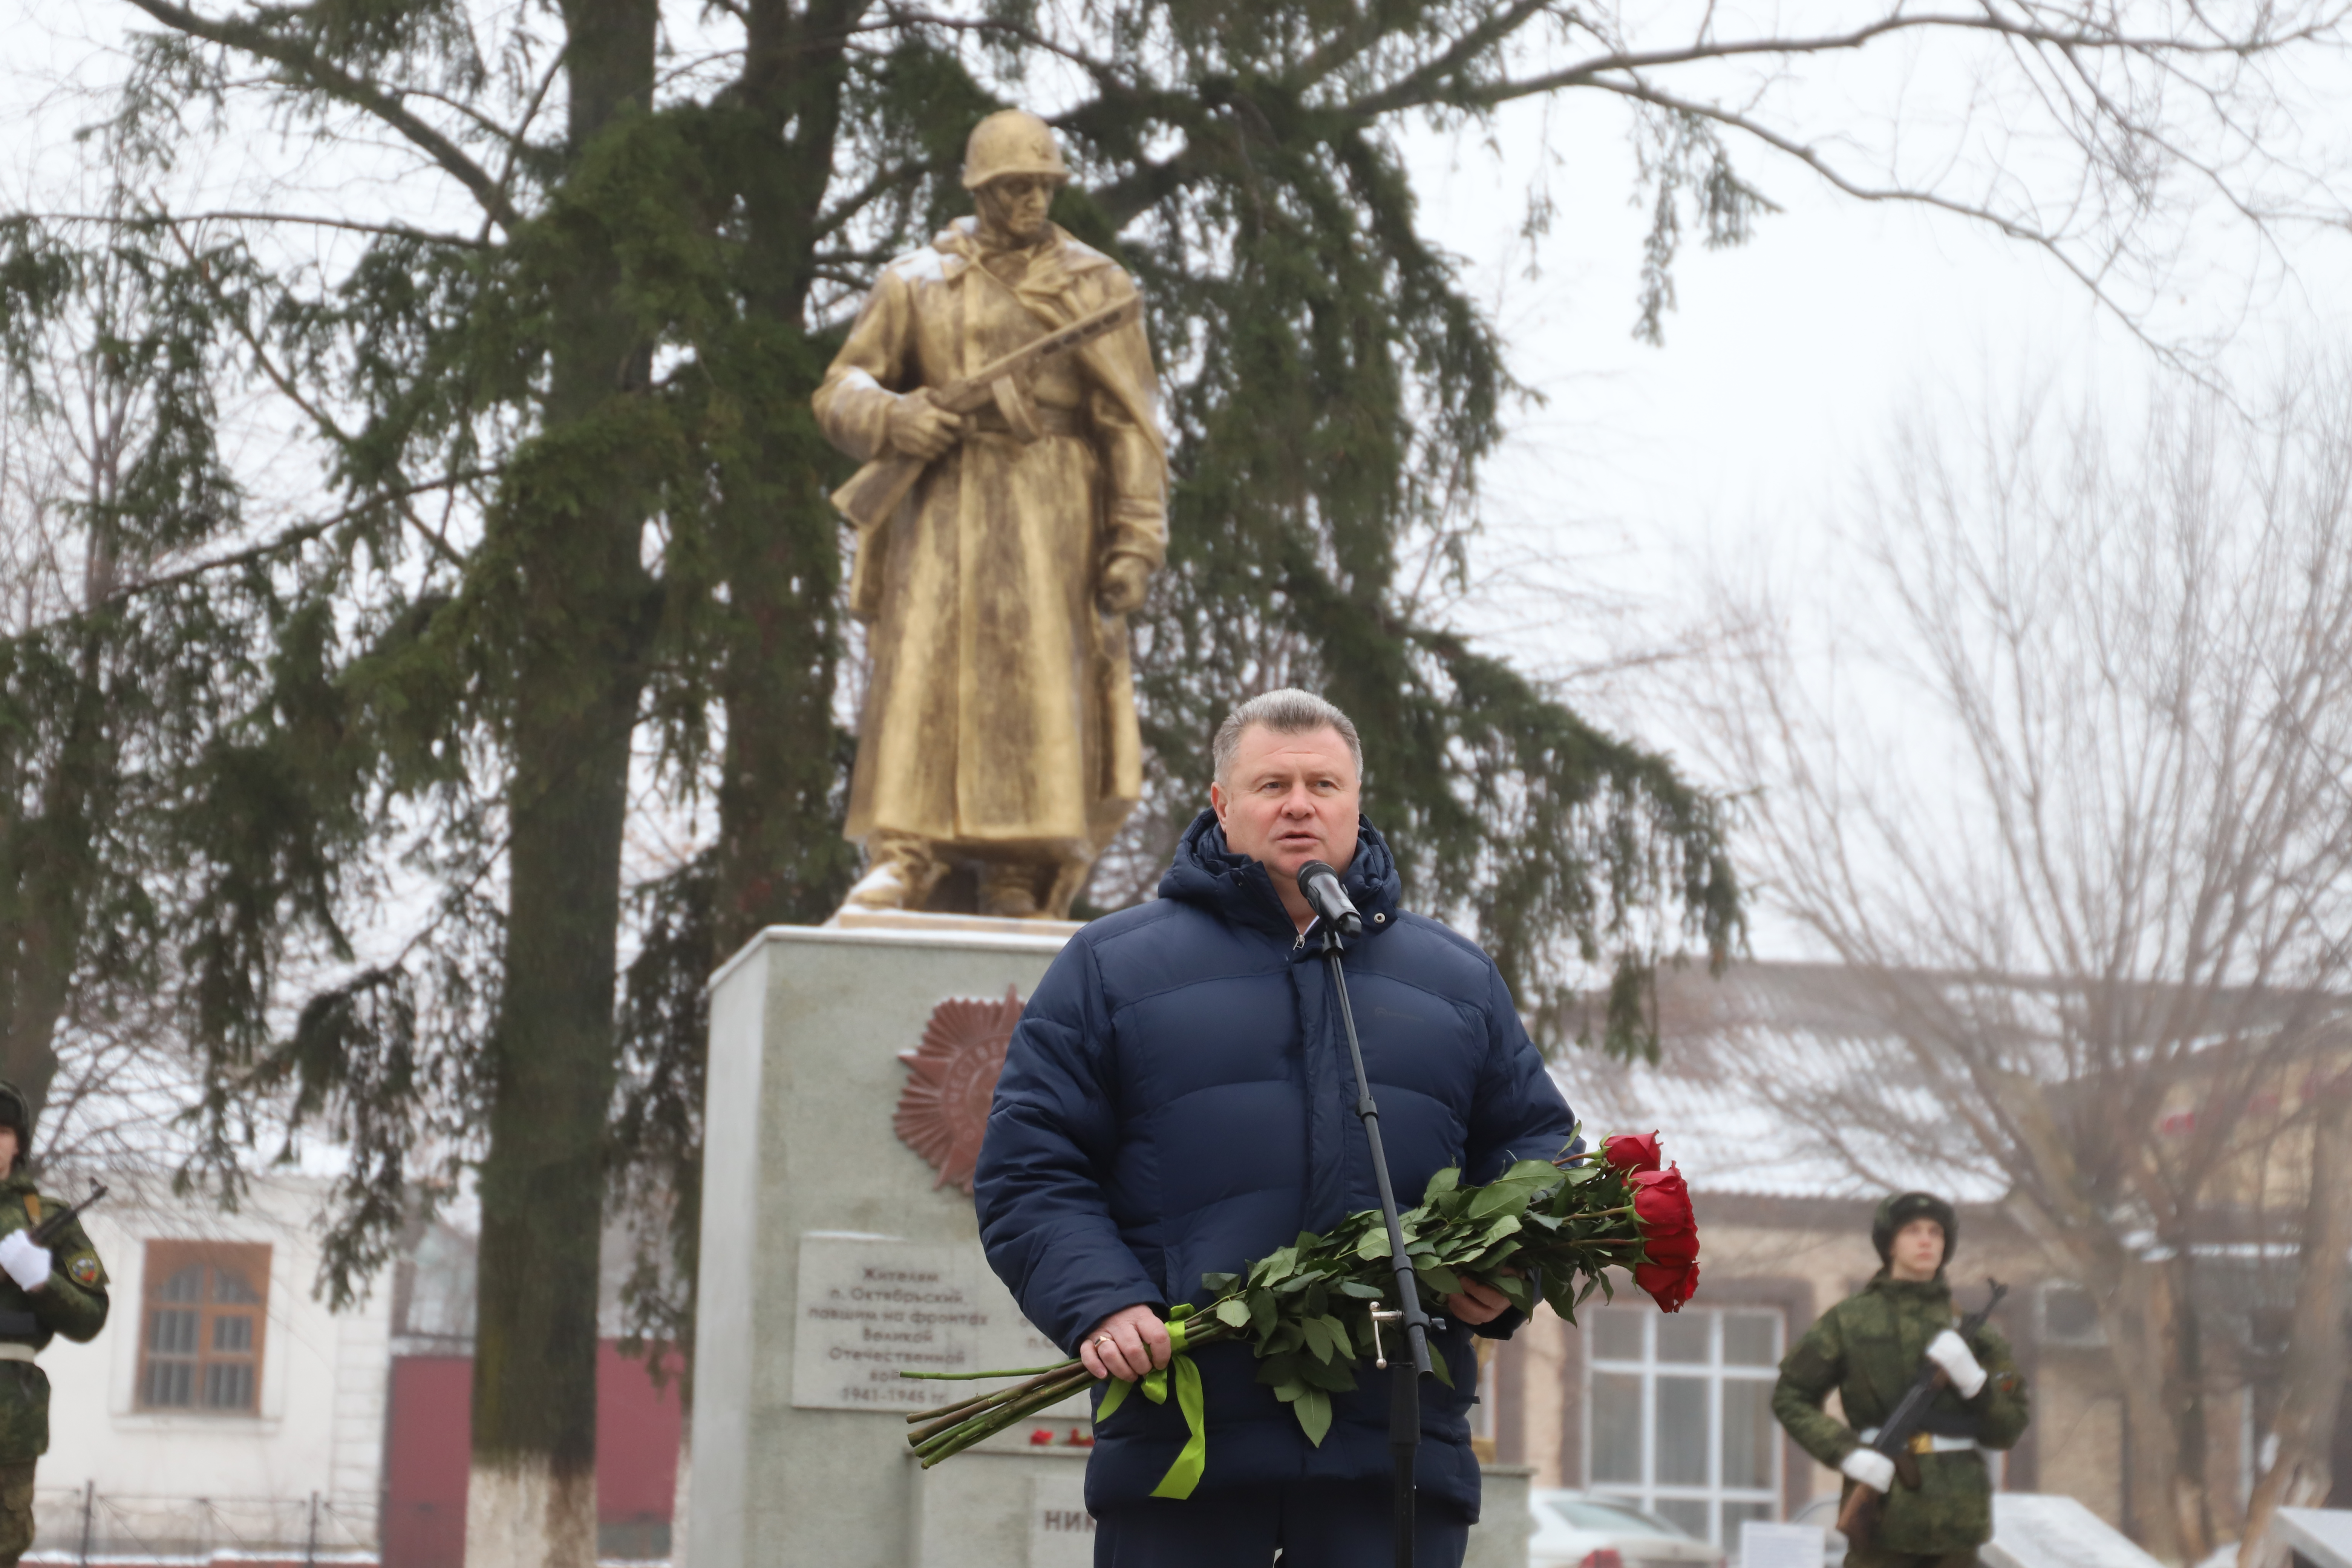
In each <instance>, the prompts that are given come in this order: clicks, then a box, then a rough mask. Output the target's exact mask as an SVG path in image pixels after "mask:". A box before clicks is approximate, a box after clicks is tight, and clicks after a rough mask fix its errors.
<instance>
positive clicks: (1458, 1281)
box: [1413, 1263, 1462, 1296]
mask: <svg viewBox="0 0 2352 1568" xmlns="http://www.w3.org/2000/svg"><path fill="white" fill-rule="evenodd" d="M1413 1272H1414V1273H1415V1274H1416V1275H1418V1276H1420V1279H1421V1282H1422V1283H1423V1284H1424V1285H1426V1286H1428V1287H1429V1288H1430V1289H1433V1290H1434V1291H1436V1292H1437V1293H1438V1294H1439V1295H1441V1296H1458V1295H1460V1294H1461V1293H1462V1277H1461V1276H1460V1275H1458V1274H1456V1273H1454V1270H1452V1269H1451V1268H1446V1267H1445V1265H1444V1264H1443V1263H1430V1264H1426V1265H1423V1266H1422V1267H1419V1268H1415V1269H1414V1270H1413Z"/></svg>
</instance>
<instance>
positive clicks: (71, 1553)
mask: <svg viewBox="0 0 2352 1568" xmlns="http://www.w3.org/2000/svg"><path fill="white" fill-rule="evenodd" d="M33 1517H34V1537H33V1549H32V1550H31V1551H30V1552H26V1554H25V1558H24V1561H25V1562H26V1563H37V1564H41V1565H43V1568H62V1565H65V1564H75V1565H77V1568H80V1565H87V1564H98V1565H104V1564H110V1563H142V1564H164V1563H169V1564H174V1565H179V1564H204V1563H270V1564H297V1563H299V1564H303V1565H304V1568H364V1565H370V1564H374V1563H377V1562H378V1561H379V1551H378V1545H377V1535H376V1500H375V1499H374V1498H373V1497H367V1498H352V1497H336V1496H331V1495H328V1494H325V1493H321V1492H312V1493H311V1494H310V1496H309V1497H307V1498H192V1497H162V1496H152V1495H141V1494H137V1493H131V1492H104V1491H100V1490H99V1489H98V1486H97V1483H95V1482H89V1483H86V1484H84V1485H83V1486H81V1487H79V1488H73V1489H68V1488H52V1487H42V1488H40V1489H37V1491H36V1492H35V1493H34V1497H33Z"/></svg>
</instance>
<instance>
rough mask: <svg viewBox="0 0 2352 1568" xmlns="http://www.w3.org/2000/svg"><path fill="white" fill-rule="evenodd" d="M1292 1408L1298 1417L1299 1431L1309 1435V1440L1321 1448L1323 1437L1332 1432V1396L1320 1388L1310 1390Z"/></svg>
mask: <svg viewBox="0 0 2352 1568" xmlns="http://www.w3.org/2000/svg"><path fill="white" fill-rule="evenodd" d="M1290 1408H1291V1411H1292V1412H1293V1414H1295V1415H1297V1417H1298V1426H1299V1429H1300V1430H1302V1431H1304V1432H1305V1433H1306V1434H1307V1441H1308V1442H1310V1443H1312V1444H1314V1445H1315V1446H1316V1447H1318V1448H1319V1447H1322V1446H1323V1435H1324V1434H1325V1433H1326V1432H1328V1431H1329V1430H1331V1396H1330V1395H1329V1394H1326V1393H1324V1392H1323V1391H1322V1390H1321V1389H1319V1388H1310V1389H1308V1390H1307V1392H1306V1393H1305V1394H1301V1395H1300V1396H1299V1397H1298V1399H1297V1401H1296V1402H1295V1403H1294V1404H1293V1405H1291V1407H1290Z"/></svg>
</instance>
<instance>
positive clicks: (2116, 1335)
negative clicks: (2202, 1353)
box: [2094, 1258, 2194, 1562]
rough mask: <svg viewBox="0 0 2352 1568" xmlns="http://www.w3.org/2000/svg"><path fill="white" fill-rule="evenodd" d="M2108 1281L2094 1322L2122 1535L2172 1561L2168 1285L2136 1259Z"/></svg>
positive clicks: (2159, 1271) (2174, 1435) (2174, 1448)
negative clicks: (2098, 1328)
mask: <svg viewBox="0 0 2352 1568" xmlns="http://www.w3.org/2000/svg"><path fill="white" fill-rule="evenodd" d="M2094 1278H2096V1276H2094ZM2115 1278H2116V1291H2115V1297H2114V1300H2113V1301H2112V1302H2110V1303H2106V1304H2105V1305H2104V1306H2103V1309H2102V1318H2103V1326H2104V1327H2105V1330H2106V1335H2107V1354H2108V1358H2109V1359H2110V1360H2111V1361H2112V1362H2113V1363H2115V1369H2116V1384H2117V1385H2118V1387H2119V1389H2120V1390H2121V1394H2122V1398H2123V1407H2124V1408H2123V1419H2124V1425H2125V1427H2126V1436H2125V1443H2124V1453H2123V1456H2122V1458H2121V1463H2122V1465H2123V1467H2124V1469H2125V1471H2126V1473H2125V1474H2124V1475H2122V1476H2121V1477H2119V1478H2118V1479H2119V1482H2120V1486H2121V1490H2122V1493H2123V1496H2124V1497H2125V1499H2126V1506H2125V1509H2124V1521H2123V1524H2124V1530H2125V1532H2126V1533H2127V1534H2128V1535H2130V1536H2131V1537H2132V1538H2133V1539H2134V1540H2135V1541H2137V1542H2139V1544H2140V1545H2142V1546H2144V1547H2146V1548H2147V1550H2148V1551H2149V1552H2153V1553H2154V1554H2156V1555H2157V1556H2158V1557H2172V1558H2179V1557H2181V1555H2182V1553H2181V1552H2180V1551H2179V1545H2178V1542H2177V1540H2176V1537H2177V1535H2178V1532H2179V1519H2178V1516H2177V1515H2176V1513H2175V1511H2174V1509H2173V1506H2172V1504H2173V1492H2172V1479H2173V1477H2174V1476H2175V1475H2176V1474H2177V1473H2178V1471H2179V1464H2178V1462H2177V1456H2178V1454H2179V1432H2178V1429H2177V1428H2176V1427H2175V1426H2174V1421H2173V1417H2174V1415H2175V1414H2176V1412H2175V1410H2174V1408H2173V1404H2172V1388H2173V1384H2174V1363H2173V1354H2172V1345H2171V1337H2172V1332H2173V1324H2172V1321H2171V1320H2172V1301H2171V1290H2170V1287H2169V1282H2168V1279H2166V1277H2165V1271H2164V1268H2163V1266H2162V1265H2161V1264H2154V1263H2148V1262H2145V1261H2142V1260H2140V1259H2137V1258H2126V1259H2125V1260H2123V1261H2122V1262H2120V1264H2119V1265H2118V1267H2117V1268H2116V1275H2115ZM2188 1561H2192V1562H2193V1561H2194V1559H2193V1558H2192V1559H2188Z"/></svg>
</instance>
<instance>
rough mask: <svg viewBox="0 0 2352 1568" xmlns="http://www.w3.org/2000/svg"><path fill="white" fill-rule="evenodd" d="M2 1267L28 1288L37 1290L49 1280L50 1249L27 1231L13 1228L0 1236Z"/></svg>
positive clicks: (9, 1275) (11, 1276)
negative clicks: (3, 1235)
mask: <svg viewBox="0 0 2352 1568" xmlns="http://www.w3.org/2000/svg"><path fill="white" fill-rule="evenodd" d="M0 1268H5V1269H6V1270H7V1271H8V1278H9V1279H14V1280H15V1281H16V1283H17V1284H18V1285H20V1286H22V1287H24V1288H25V1289H27V1290H37V1289H40V1288H41V1287H42V1286H44V1285H46V1284H47V1283H48V1282H49V1249H48V1248H47V1247H43V1246H41V1245H40V1244H39V1243H37V1242H36V1241H35V1240H34V1239H33V1238H32V1237H31V1236H29V1235H28V1234H26V1232H24V1231H21V1230H12V1231H10V1232H9V1233H8V1234H7V1235H6V1236H5V1237H0Z"/></svg>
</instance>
